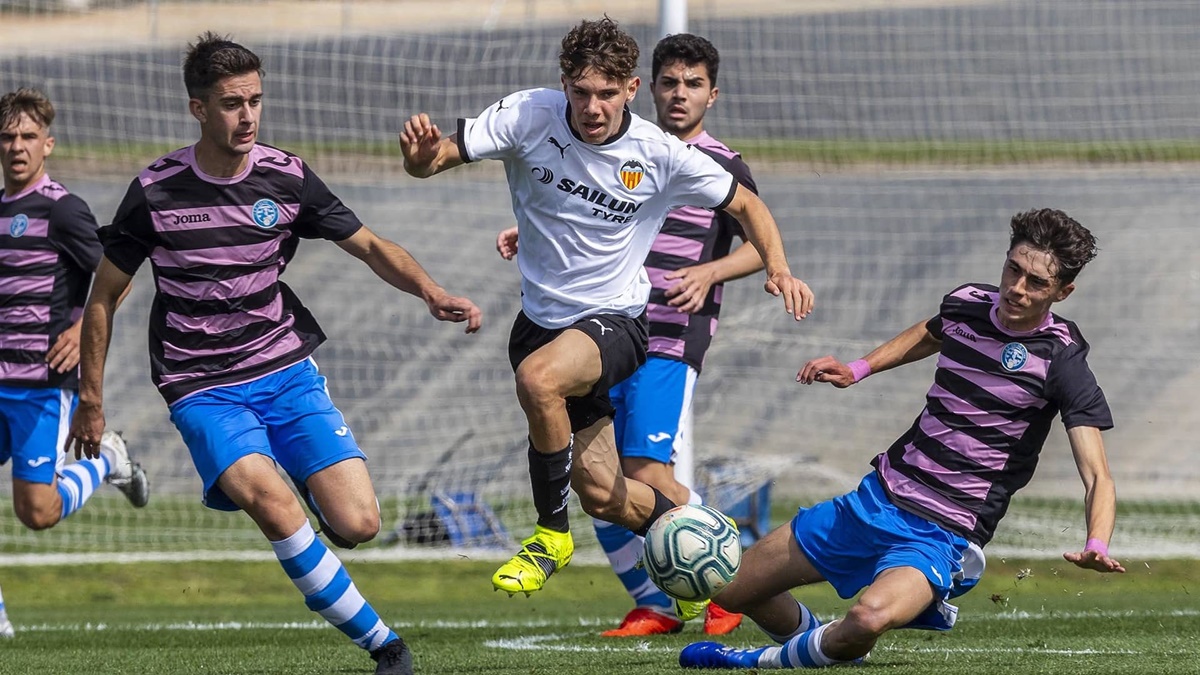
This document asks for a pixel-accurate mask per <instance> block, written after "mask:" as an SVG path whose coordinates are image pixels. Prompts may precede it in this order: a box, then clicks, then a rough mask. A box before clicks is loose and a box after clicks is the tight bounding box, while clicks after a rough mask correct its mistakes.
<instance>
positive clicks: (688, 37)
mask: <svg viewBox="0 0 1200 675" xmlns="http://www.w3.org/2000/svg"><path fill="white" fill-rule="evenodd" d="M678 62H682V63H684V64H686V65H688V66H695V65H699V64H701V63H703V64H704V67H705V68H706V69H708V80H709V82H711V83H712V85H713V86H714V87H715V86H717V69H718V68H720V67H721V55H720V54H718V53H717V48H716V47H714V46H713V43H711V42H709V41H708V40H706V39H704V38H702V37H700V36H699V35H692V34H691V33H677V34H675V35H668V36H667V37H665V38H663V39H661V40H659V41H658V44H657V45H655V46H654V56H653V57H651V60H650V79H652V80H657V79H658V74H659V72H661V71H662V68H663V66H666V65H670V64H672V63H678Z"/></svg>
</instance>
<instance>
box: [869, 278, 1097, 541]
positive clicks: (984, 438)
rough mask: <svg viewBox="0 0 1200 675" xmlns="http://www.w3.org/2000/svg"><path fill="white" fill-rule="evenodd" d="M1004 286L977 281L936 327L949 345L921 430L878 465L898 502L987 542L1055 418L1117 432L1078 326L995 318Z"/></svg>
mask: <svg viewBox="0 0 1200 675" xmlns="http://www.w3.org/2000/svg"><path fill="white" fill-rule="evenodd" d="M998 297H999V293H998V289H997V288H996V287H995V286H989V285H986V284H968V285H965V286H961V287H959V288H958V289H956V290H955V291H954V292H952V293H950V294H949V295H947V296H946V297H945V298H944V299H943V300H942V306H941V310H940V312H939V313H938V316H936V317H934V318H933V319H931V320H930V321H929V323H928V324H927V328H928V330H929V332H930V333H931V334H933V335H935V336H937V337H939V338H941V341H942V348H941V355H940V356H939V358H938V363H937V371H936V374H935V375H934V383H933V387H931V388H930V390H929V393H928V394H926V399H925V400H926V403H925V409H924V410H923V411H922V412H921V414H920V416H918V417H917V419H916V422H915V423H914V424H913V426H912V428H910V429H909V430H908V432H907V433H905V434H904V435H903V436H901V437H900V439H899V440H897V441H896V442H895V443H893V444H892V446H891V447H890V448H889V449H888V450H887V452H885V453H883V454H881V455H879V456H877V457H876V458H875V459H874V460H873V461H872V463H873V464H874V465H875V468H876V471H877V473H878V474H879V478H880V481H881V482H882V483H883V485H884V487H885V488H886V489H887V491H888V494H889V495H890V496H891V498H892V501H893V502H894V503H895V504H896V505H897V506H899V507H901V508H903V509H905V510H907V511H910V512H912V513H916V514H917V515H920V516H922V517H924V518H927V519H929V520H931V521H933V522H935V523H938V524H939V525H942V526H943V527H945V528H947V529H949V530H951V531H953V532H957V533H959V534H961V535H962V536H963V537H965V538H967V539H969V540H971V541H973V542H975V543H976V544H979V545H981V546H982V545H984V544H986V543H987V542H988V541H990V540H991V538H992V536H993V535H994V534H995V531H996V525H997V524H998V523H999V522H1000V519H1001V518H1003V517H1004V513H1005V511H1007V509H1008V504H1009V501H1010V500H1011V499H1012V496H1013V494H1015V493H1016V492H1017V490H1019V489H1021V488H1022V487H1024V486H1025V485H1026V484H1027V483H1029V480H1030V478H1032V477H1033V472H1034V469H1035V468H1037V462H1038V456H1039V454H1040V453H1041V451H1042V446H1043V445H1044V444H1045V442H1046V436H1047V434H1048V433H1049V431H1050V425H1051V423H1052V422H1053V421H1054V417H1055V416H1056V415H1058V416H1060V417H1061V418H1062V421H1063V425H1064V426H1065V427H1066V428H1068V429H1071V428H1074V427H1079V426H1089V427H1096V428H1098V429H1110V428H1112V425H1113V422H1112V413H1111V412H1110V411H1109V408H1108V402H1107V401H1106V400H1105V398H1104V392H1103V391H1101V389H1100V386H1099V385H1098V384H1097V383H1096V377H1095V376H1094V375H1093V374H1092V371H1091V368H1090V367H1089V366H1088V363H1087V356H1088V349H1089V348H1088V343H1087V342H1086V341H1084V339H1083V336H1082V335H1081V334H1080V332H1079V328H1078V327H1076V325H1075V324H1074V323H1072V322H1070V321H1067V320H1066V319H1063V318H1061V317H1059V316H1056V315H1055V314H1053V313H1051V314H1048V315H1047V317H1046V320H1045V321H1044V322H1043V323H1042V325H1040V326H1038V327H1037V328H1036V329H1034V330H1031V331H1027V332H1020V333H1018V332H1013V331H1010V330H1008V329H1006V328H1004V327H1003V326H1002V325H1001V324H1000V322H999V320H998V319H997V318H996V302H997V299H998Z"/></svg>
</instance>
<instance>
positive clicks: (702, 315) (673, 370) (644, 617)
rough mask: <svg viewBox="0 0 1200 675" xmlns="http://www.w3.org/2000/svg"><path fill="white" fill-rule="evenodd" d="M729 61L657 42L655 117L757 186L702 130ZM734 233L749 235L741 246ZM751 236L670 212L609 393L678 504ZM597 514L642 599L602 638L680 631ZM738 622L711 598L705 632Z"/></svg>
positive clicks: (689, 211) (626, 458)
mask: <svg viewBox="0 0 1200 675" xmlns="http://www.w3.org/2000/svg"><path fill="white" fill-rule="evenodd" d="M720 63H721V57H720V54H719V53H718V52H717V49H716V47H714V46H713V44H712V43H711V42H709V41H708V40H706V39H704V38H702V37H700V36H698V35H691V34H688V33H681V34H677V35H671V36H668V37H666V38H663V39H662V40H660V41H659V42H658V44H657V45H655V47H654V55H653V57H652V59H651V69H650V75H651V81H650V93H651V95H652V98H653V99H654V108H655V112H656V115H657V119H658V126H659V127H661V128H662V129H663V130H664V131H667V132H669V133H671V134H674V135H675V136H676V137H678V138H679V139H680V140H682V141H684V142H686V143H690V144H692V145H693V146H695V147H696V148H697V149H699V150H700V151H701V152H703V153H705V154H707V155H708V156H709V157H712V158H713V159H714V160H716V161H717V163H719V164H720V165H721V166H723V167H724V168H725V170H727V171H729V173H730V174H732V175H733V177H734V178H736V179H737V180H738V182H739V183H741V184H742V185H743V186H744V187H746V188H747V189H749V190H751V191H752V192H754V193H755V194H757V193H758V188H757V186H756V184H755V182H754V178H753V177H752V176H751V174H750V168H749V167H747V166H746V163H745V162H744V161H742V158H741V156H740V155H739V154H737V153H736V152H734V151H733V150H730V149H729V148H728V147H727V146H725V145H724V144H723V143H721V142H720V141H719V140H717V139H716V138H713V137H712V136H711V135H709V134H708V132H706V131H705V130H704V116H705V113H707V112H708V110H709V109H710V108H712V105H713V103H715V102H716V100H717V96H718V94H719V90H718V89H717V74H718V71H719V68H720ZM735 240H743V242H742V243H740V244H739V245H738V246H737V247H736V248H732V244H733V242H734V241H735ZM744 240H745V233H744V232H742V228H741V225H740V224H738V222H737V220H736V219H734V218H733V216H730V215H729V214H728V213H725V212H722V211H712V210H709V209H702V208H697V207H682V208H679V209H676V210H674V211H671V213H669V214H668V215H667V219H666V222H665V223H664V224H663V228H662V230H661V231H660V232H659V233H658V236H657V237H656V238H655V240H654V245H653V246H652V247H651V250H650V253H649V255H648V256H647V257H646V262H645V266H646V272H647V273H648V275H649V277H650V283H651V285H652V289H651V291H650V302H649V304H648V306H647V318H648V319H649V326H650V345H649V349H648V350H647V358H646V363H645V364H644V365H643V366H642V367H640V368H638V369H637V371H635V372H634V374H633V375H631V376H630V377H629V378H628V379H626V380H625V381H623V382H620V383H618V384H617V385H615V386H614V387H613V388H612V389H611V390H610V391H609V397H610V399H611V400H612V403H613V407H614V408H615V409H616V412H615V414H614V416H613V430H614V431H615V437H616V443H617V451H618V453H619V454H620V455H621V471H622V472H623V473H624V474H625V476H627V477H629V478H633V479H635V480H639V481H641V482H643V483H646V484H647V485H652V486H654V487H655V488H657V489H659V490H661V491H662V493H663V494H665V495H666V496H667V498H668V499H670V500H671V501H674V502H676V503H684V502H700V501H702V500H701V496H700V495H699V494H698V493H696V492H695V491H694V490H692V489H691V485H692V466H693V453H694V447H693V444H692V426H693V425H692V394H693V391H694V389H695V386H696V380H697V378H698V377H699V375H700V369H701V367H702V366H703V364H704V358H705V355H706V353H707V351H708V348H709V346H710V344H711V343H712V339H713V337H714V336H715V333H716V326H717V318H718V315H719V313H720V311H721V298H722V295H723V284H724V282H725V281H729V280H731V279H739V278H742V277H745V276H747V275H750V274H754V273H755V272H758V271H760V270H762V268H763V264H762V259H761V258H759V257H758V251H756V250H755V249H754V246H753V245H751V244H749V243H745V242H744ZM496 248H497V250H498V251H500V255H501V256H503V257H504V258H505V259H508V260H511V259H512V258H513V257H514V256H515V255H516V253H517V250H518V232H517V228H515V227H514V228H510V229H508V230H505V231H503V232H501V233H500V235H499V237H498V238H497V242H496ZM592 522H593V524H594V525H595V528H596V539H597V540H598V541H599V542H600V546H601V548H602V549H604V553H605V555H607V556H608V560H609V563H610V564H611V565H612V569H613V572H615V573H616V575H617V578H618V579H619V580H620V581H621V584H622V585H623V586H624V587H625V590H626V592H628V593H629V595H630V597H631V598H632V599H633V601H634V608H633V609H632V610H630V611H629V613H628V614H626V615H625V618H624V619H623V620H622V621H621V625H620V626H618V627H616V628H613V629H611V630H607V631H604V632H603V633H601V635H603V636H604V637H637V636H644V635H657V634H661V633H676V632H679V631H680V630H681V629H682V628H683V622H682V621H680V619H679V617H678V616H676V612H675V611H674V610H673V609H672V608H673V606H674V605H673V603H672V601H671V599H670V598H669V597H668V596H667V595H666V594H665V593H663V592H662V591H661V590H660V589H659V588H657V587H656V586H655V585H654V583H653V582H651V581H650V577H649V576H648V575H647V574H646V571H645V569H643V568H642V566H641V565H640V560H641V552H642V546H643V539H642V538H641V537H638V536H637V535H635V534H634V533H633V532H631V531H630V530H629V529H627V528H625V527H622V526H620V525H617V524H614V523H609V522H607V521H604V520H599V519H594V520H593V521H592ZM741 621H742V616H741V615H740V614H736V613H733V612H727V611H725V610H723V609H722V608H721V607H720V606H718V605H716V604H715V603H714V604H709V605H708V607H707V608H706V610H705V616H704V632H705V633H708V634H709V635H724V634H726V633H729V632H731V631H733V630H734V629H735V628H737V627H738V625H739V624H740V623H741Z"/></svg>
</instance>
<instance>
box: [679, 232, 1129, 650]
mask: <svg viewBox="0 0 1200 675" xmlns="http://www.w3.org/2000/svg"><path fill="white" fill-rule="evenodd" d="M1095 255H1096V239H1095V237H1093V236H1092V233H1091V232H1089V231H1088V230H1087V229H1086V228H1085V227H1083V226H1082V225H1080V224H1079V223H1078V222H1076V221H1075V220H1073V219H1072V218H1071V217H1069V216H1068V215H1067V214H1065V213H1063V212H1062V211H1057V210H1053V209H1041V210H1035V211H1028V212H1025V213H1020V214H1017V215H1016V216H1014V217H1013V219H1012V222H1011V234H1010V240H1009V249H1008V255H1007V258H1006V259H1005V261H1004V268H1003V271H1002V272H1001V275H1000V285H999V286H998V287H997V286H992V285H989V284H981V283H972V284H966V285H963V286H960V287H958V288H956V289H954V290H953V291H951V292H950V293H949V294H948V295H946V296H945V297H944V298H943V300H942V305H941V310H940V311H939V312H938V315H937V316H935V317H933V318H932V319H929V320H928V321H921V322H919V323H917V324H915V325H913V326H912V327H910V328H908V329H907V330H905V331H904V332H902V333H900V334H899V335H897V336H896V337H894V338H892V339H891V340H889V341H888V342H886V343H884V344H883V345H881V346H880V347H878V348H876V349H875V350H874V351H872V352H871V353H870V354H867V355H866V356H865V357H863V358H861V359H858V360H856V361H851V362H850V363H848V364H846V363H842V362H841V361H839V360H837V359H835V358H834V357H832V356H825V357H822V358H819V359H814V360H812V361H809V362H808V363H806V364H804V367H803V368H802V369H801V370H800V372H799V373H798V374H797V375H796V380H797V381H798V382H802V383H804V384H812V383H813V382H828V383H829V384H832V385H833V386H835V387H837V388H839V389H844V388H846V387H849V386H851V385H854V384H855V383H857V382H861V381H862V380H863V378H865V377H867V376H868V375H871V374H872V373H878V372H881V371H884V370H889V369H891V368H896V367H898V366H902V365H904V364H906V363H912V362H914V361H918V360H920V359H923V358H926V357H929V356H933V355H934V354H938V355H939V357H938V362H937V369H936V371H935V374H934V383H933V386H932V387H931V388H930V389H929V393H928V394H927V395H926V403H925V409H924V410H923V411H922V412H921V414H920V415H919V416H918V417H917V420H916V421H915V422H914V423H913V425H912V427H911V428H910V429H909V430H908V432H906V433H905V434H904V435H903V436H901V437H900V438H899V439H898V440H897V441H896V442H895V443H893V444H892V446H891V447H890V448H889V449H888V450H887V451H885V452H884V453H882V454H880V455H878V456H876V457H875V459H874V460H873V461H872V464H873V465H874V466H875V470H874V471H872V472H871V473H869V474H867V476H866V478H864V479H863V481H862V483H861V484H860V485H859V487H858V489H857V490H856V491H854V492H850V493H848V494H845V495H842V496H841V497H836V498H834V499H831V500H829V501H826V502H822V503H820V504H817V505H815V506H813V507H811V508H804V509H800V511H799V513H798V514H797V515H796V517H795V519H793V520H792V522H791V523H790V524H789V525H784V526H783V527H780V528H779V529H777V530H775V531H774V532H772V533H771V534H769V535H767V536H766V537H765V538H764V539H763V540H762V541H759V542H758V543H756V544H755V545H754V546H752V547H751V548H750V549H749V550H748V551H746V553H745V554H744V555H743V557H742V564H741V567H740V569H739V570H738V574H737V577H735V578H734V580H733V581H732V582H731V583H730V584H729V585H728V586H726V587H725V588H724V589H722V590H721V591H720V592H719V593H718V594H717V596H716V600H717V601H719V602H720V603H721V604H722V605H723V606H725V607H728V608H730V609H732V610H736V611H741V612H745V614H746V615H747V616H749V617H750V618H751V619H753V620H754V621H755V623H757V624H758V625H759V626H760V627H761V628H762V629H763V631H764V632H766V633H767V635H769V636H770V637H771V638H773V639H774V640H775V641H776V642H778V643H779V645H780V646H777V647H763V648H759V649H734V648H729V647H724V646H722V645H719V644H717V643H715V642H699V643H695V644H692V645H689V646H687V647H685V648H684V650H683V651H682V652H681V653H680V655H679V663H680V665H681V666H684V667H686V668H730V669H732V668H738V669H751V668H756V669H779V668H821V667H825V666H831V665H836V664H840V663H848V662H850V663H853V662H856V661H860V660H861V659H862V658H864V657H865V656H866V655H867V653H868V652H870V651H871V648H872V647H873V646H874V645H875V642H876V641H877V640H878V639H879V638H880V636H882V635H883V634H884V633H886V632H887V631H889V630H892V629H895V628H921V629H927V630H950V628H951V627H953V625H954V623H955V620H956V618H957V615H958V610H957V608H955V607H954V606H953V605H950V604H949V603H948V602H947V600H949V599H951V598H954V597H956V596H958V595H961V594H963V593H966V592H967V591H969V590H971V588H972V587H974V586H975V584H976V583H977V582H978V580H979V578H980V576H981V575H982V574H983V570H984V566H985V560H984V556H983V550H982V548H983V547H984V546H985V545H986V544H987V543H988V541H990V540H991V538H992V536H993V534H994V533H995V529H996V525H997V524H998V523H999V522H1000V519H1001V518H1002V517H1003V516H1004V513H1005V511H1006V510H1007V509H1008V504H1009V501H1010V500H1011V498H1012V496H1013V494H1014V493H1015V492H1016V491H1017V490H1019V489H1020V488H1022V487H1024V486H1025V485H1026V484H1027V483H1028V482H1029V480H1030V478H1032V477H1033V473H1034V470H1035V469H1036V468H1037V461H1038V455H1039V454H1040V453H1041V450H1042V446H1043V444H1044V443H1045V441H1046V435H1047V434H1048V433H1049V430H1050V426H1051V424H1052V423H1053V421H1054V417H1055V416H1058V417H1060V418H1061V419H1062V422H1063V426H1065V427H1066V429H1067V438H1068V439H1069V440H1070V444H1071V451H1072V453H1073V454H1074V457H1075V463H1076V465H1077V467H1078V469H1079V476H1080V478H1082V479H1083V486H1084V510H1085V520H1086V523H1087V538H1086V541H1085V542H1084V545H1083V548H1082V550H1080V551H1069V552H1066V553H1063V558H1064V559H1066V560H1067V561H1069V562H1071V563H1074V564H1075V565H1077V566H1079V567H1082V568H1084V569H1090V570H1095V571H1097V572H1102V573H1107V572H1118V573H1120V572H1124V571H1125V568H1124V567H1122V566H1121V564H1120V563H1119V562H1118V561H1117V560H1115V559H1114V558H1112V557H1110V556H1109V555H1108V543H1109V539H1110V538H1111V537H1112V533H1113V526H1114V523H1115V520H1116V502H1117V497H1116V489H1115V488H1114V486H1113V480H1112V476H1111V475H1110V474H1109V470H1108V460H1107V458H1106V455H1105V451H1104V443H1103V441H1102V440H1101V437H1100V431H1101V430H1102V429H1109V428H1111V427H1112V414H1111V412H1110V411H1109V409H1108V403H1107V402H1106V401H1105V398H1104V392H1102V391H1101V390H1100V387H1099V385H1097V383H1096V378H1095V376H1094V375H1093V374H1092V371H1091V368H1089V366H1088V363H1087V355H1088V350H1089V347H1088V343H1087V341H1085V340H1084V339H1083V335H1082V334H1081V333H1080V332H1079V328H1078V327H1077V326H1076V325H1075V324H1074V323H1072V322H1071V321H1068V320H1066V319H1064V318H1062V317H1060V316H1058V315H1057V314H1054V313H1053V312H1051V311H1050V309H1051V306H1052V305H1053V304H1054V303H1056V302H1059V301H1061V300H1065V299H1066V298H1067V296H1069V295H1071V293H1072V292H1073V291H1074V290H1075V278H1076V276H1077V275H1078V274H1079V272H1080V270H1082V269H1083V267H1084V265H1086V264H1087V263H1088V262H1089V261H1091V260H1092V258H1093V257H1095ZM820 581H828V582H829V583H830V585H832V586H833V588H834V590H836V591H837V593H838V595H839V596H841V597H842V598H846V599H849V598H852V597H854V596H855V595H856V594H858V593H859V592H860V591H862V595H861V596H859V598H858V600H857V601H856V602H855V603H854V605H853V606H852V607H851V608H850V610H849V611H848V612H847V613H846V616H845V617H843V618H841V619H837V620H834V621H832V622H830V623H826V624H822V623H821V622H820V620H818V619H817V618H816V617H815V616H813V614H812V612H810V611H809V610H808V608H806V607H805V606H804V605H803V604H801V603H799V602H798V601H797V600H796V598H795V597H794V596H793V595H792V594H791V593H790V591H791V589H792V588H795V587H797V586H805V585H808V584H814V583H818V582H820ZM864 588H865V589H866V590H865V591H863V589H864Z"/></svg>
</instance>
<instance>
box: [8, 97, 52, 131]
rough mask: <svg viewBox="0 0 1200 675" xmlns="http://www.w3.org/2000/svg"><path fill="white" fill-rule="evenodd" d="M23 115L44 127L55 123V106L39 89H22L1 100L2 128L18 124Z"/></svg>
mask: <svg viewBox="0 0 1200 675" xmlns="http://www.w3.org/2000/svg"><path fill="white" fill-rule="evenodd" d="M21 113H25V114H26V115H29V119H31V120H33V121H34V122H37V123H38V124H40V125H42V126H43V127H49V126H50V125H51V124H52V123H53V122H54V104H52V103H50V99H49V98H47V97H46V95H45V94H43V93H42V92H41V91H39V90H37V89H31V88H29V87H22V88H20V89H18V90H16V91H10V92H8V93H7V94H5V95H4V96H3V97H2V98H0V128H3V127H7V126H9V125H11V124H16V123H17V118H19V117H20V116H21Z"/></svg>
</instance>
